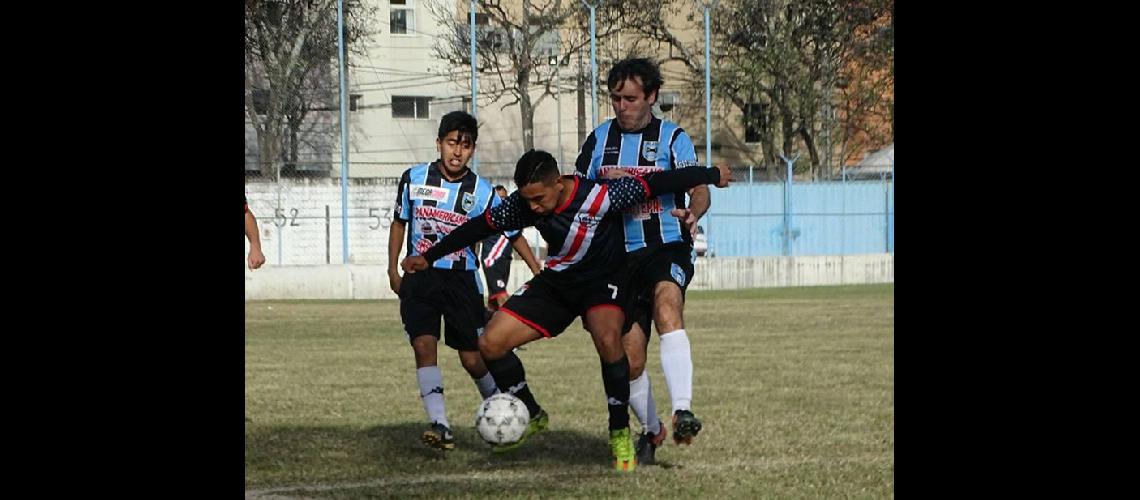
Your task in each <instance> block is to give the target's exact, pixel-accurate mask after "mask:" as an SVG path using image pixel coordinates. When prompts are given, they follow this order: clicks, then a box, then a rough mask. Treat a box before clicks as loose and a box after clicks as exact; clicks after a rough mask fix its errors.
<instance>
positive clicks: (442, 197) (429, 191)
mask: <svg viewBox="0 0 1140 500" xmlns="http://www.w3.org/2000/svg"><path fill="white" fill-rule="evenodd" d="M411 192H412V199H413V200H435V201H446V200H447V199H448V198H449V197H450V196H451V190H450V189H447V188H445V187H439V186H428V185H426V184H415V185H413V186H411Z"/></svg>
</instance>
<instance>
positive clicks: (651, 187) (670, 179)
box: [608, 167, 720, 210]
mask: <svg viewBox="0 0 1140 500" xmlns="http://www.w3.org/2000/svg"><path fill="white" fill-rule="evenodd" d="M719 181H720V170H718V169H716V168H715V167H714V168H699V167H689V168H681V169H677V170H666V171H664V172H651V173H648V174H646V175H644V176H635V175H631V176H627V177H622V178H619V179H617V180H613V181H608V183H609V191H610V192H609V197H610V210H624V209H626V208H629V207H632V206H633V205H636V204H638V203H641V202H643V201H645V200H648V199H650V198H653V197H654V196H657V195H659V194H661V193H675V192H679V191H685V190H688V189H689V188H693V187H696V186H700V185H702V184H716V183H717V182H719Z"/></svg>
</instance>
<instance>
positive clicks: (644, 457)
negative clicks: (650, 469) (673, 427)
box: [636, 422, 669, 465]
mask: <svg viewBox="0 0 1140 500" xmlns="http://www.w3.org/2000/svg"><path fill="white" fill-rule="evenodd" d="M667 434H669V431H666V430H665V423H664V422H662V423H661V430H660V431H657V434H650V433H649V432H645V433H643V434H642V435H641V437H640V438H638V439H637V446H636V451H637V463H638V464H641V465H656V464H657V447H658V446H661V443H663V442H664V441H665V436H666V435H667Z"/></svg>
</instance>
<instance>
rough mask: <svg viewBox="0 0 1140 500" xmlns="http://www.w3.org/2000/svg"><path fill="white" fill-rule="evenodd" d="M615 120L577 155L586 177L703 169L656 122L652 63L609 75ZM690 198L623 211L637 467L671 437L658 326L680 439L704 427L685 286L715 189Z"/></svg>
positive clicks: (689, 149) (627, 65)
mask: <svg viewBox="0 0 1140 500" xmlns="http://www.w3.org/2000/svg"><path fill="white" fill-rule="evenodd" d="M606 80H607V81H606V83H607V85H608V87H609V90H610V101H611V103H612V104H613V109H614V115H615V116H616V119H613V120H607V121H606V122H605V123H602V124H601V125H599V126H598V128H596V129H594V131H593V133H591V134H590V136H589V137H587V139H586V142H585V143H584V144H583V145H582V150H581V152H580V153H579V155H578V158H577V162H576V165H575V166H576V167H577V170H578V173H579V174H581V175H583V176H585V177H586V178H587V179H601V178H614V177H618V176H621V175H644V174H646V173H649V172H659V171H670V170H675V169H683V168H684V167H687V166H691V165H694V164H696V162H697V153H696V150H695V149H694V148H693V142H692V140H690V139H689V136H688V134H686V133H685V131H684V130H682V129H681V127H680V126H678V125H677V124H676V123H673V122H670V121H667V120H662V119H660V118H657V117H655V116H653V113H652V108H653V104H654V103H655V102H657V97H658V90H660V88H661V85H662V84H663V83H664V80H663V79H662V78H661V72H660V71H659V70H658V68H657V66H656V65H655V64H653V62H651V61H649V60H648V59H640V58H637V59H626V60H623V61H619V62H618V63H617V64H615V65H614V67H613V68H611V69H610V72H609V75H608V76H607V78H606ZM689 197H690V199H691V200H690V203H689V204H688V205H687V206H686V203H685V195H684V194H683V193H661V194H660V195H658V196H656V197H655V198H653V199H650V200H648V201H646V202H645V203H641V204H638V205H636V206H633V207H631V208H629V209H627V210H626V211H625V213H624V214H623V219H624V225H623V229H624V232H625V249H626V251H628V252H629V255H628V259H629V262H628V266H629V267H630V271H631V278H630V299H631V305H630V306H629V307H628V309H627V311H626V313H627V315H628V316H627V318H626V325H625V328H626V331H628V332H629V334H627V335H624V336H623V337H622V342H623V344H624V345H625V352H626V355H627V356H629V365H630V406H632V407H633V410H634V414H635V415H637V418H638V420H640V421H641V426H642V432H643V433H642V435H641V438H640V439H639V440H638V443H637V452H638V460H639V461H640V462H641V463H642V464H653V463H654V462H655V460H656V458H655V452H656V448H657V446H658V445H660V444H661V442H662V441H664V439H665V435H666V434H667V432H666V430H665V428H664V426H663V425H662V423H661V420H660V419H659V418H658V416H657V408H656V404H655V403H654V401H653V391H652V388H651V386H650V383H649V374H648V373H646V372H645V361H646V353H647V352H648V347H649V344H648V342H649V331H650V329H649V328H650V319H652V320H653V322H654V323H656V325H657V333H658V335H659V336H660V337H661V368H662V371H664V372H665V383H666V385H667V386H668V387H669V394H670V396H671V398H670V399H671V400H672V404H673V439H674V440H675V441H676V442H677V443H678V444H682V443H683V444H691V443H692V439H693V437H694V436H696V435H697V433H698V432H700V430H701V422H700V420H698V419H697V417H696V415H694V414H693V412H692V408H691V403H692V397H693V395H692V392H693V391H692V377H693V361H692V354H691V351H690V348H689V338H688V334H687V333H686V331H685V326H684V322H683V319H682V314H681V313H682V308H683V307H684V297H685V289H686V288H687V287H688V285H689V283H690V282H691V281H692V278H693V261H694V260H695V259H696V253H695V252H694V251H693V247H692V245H693V238H692V234H693V233H694V232H695V231H696V224H697V220H698V219H700V218H701V216H702V215H704V213H705V212H706V211H708V208H709V191H708V188H707V187H706V186H697V187H694V188H693V189H690V190H689Z"/></svg>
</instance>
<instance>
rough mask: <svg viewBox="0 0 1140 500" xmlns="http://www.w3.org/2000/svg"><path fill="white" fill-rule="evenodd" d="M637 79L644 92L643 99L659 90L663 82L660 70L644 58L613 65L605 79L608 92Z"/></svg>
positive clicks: (624, 60) (626, 60)
mask: <svg viewBox="0 0 1140 500" xmlns="http://www.w3.org/2000/svg"><path fill="white" fill-rule="evenodd" d="M635 76H636V77H638V78H639V79H640V80H641V88H642V89H643V90H644V91H645V97H649V95H650V94H652V93H654V92H656V91H658V90H660V89H661V85H663V84H664V83H665V80H664V79H662V78H661V70H660V69H657V65H656V64H654V63H653V61H650V60H649V59H646V58H644V57H636V58H631V59H623V60H621V61H618V63H617V64H614V67H613V68H610V74H609V76H607V77H606V85H607V86H608V87H609V89H610V90H614V89H615V88H616V87H617V86H618V84H620V83H621V82H624V81H626V80H629V79H632V78H633V77H635Z"/></svg>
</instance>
